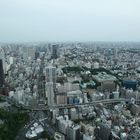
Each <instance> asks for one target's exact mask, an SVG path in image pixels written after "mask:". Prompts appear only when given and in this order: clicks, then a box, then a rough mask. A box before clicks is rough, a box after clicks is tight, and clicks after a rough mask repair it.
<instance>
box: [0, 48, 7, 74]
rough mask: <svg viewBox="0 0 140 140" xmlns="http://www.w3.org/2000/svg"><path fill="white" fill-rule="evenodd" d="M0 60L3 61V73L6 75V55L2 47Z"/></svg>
mask: <svg viewBox="0 0 140 140" xmlns="http://www.w3.org/2000/svg"><path fill="white" fill-rule="evenodd" d="M0 60H2V67H3V71H4V73H6V63H5V53H4V50H3V49H2V48H1V47H0Z"/></svg>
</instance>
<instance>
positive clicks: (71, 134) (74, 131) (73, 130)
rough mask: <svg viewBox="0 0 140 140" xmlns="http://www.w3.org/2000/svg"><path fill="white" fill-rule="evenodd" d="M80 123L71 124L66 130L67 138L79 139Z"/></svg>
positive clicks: (71, 139) (69, 139)
mask: <svg viewBox="0 0 140 140" xmlns="http://www.w3.org/2000/svg"><path fill="white" fill-rule="evenodd" d="M80 129H81V126H80V125H76V126H74V125H73V126H71V127H69V128H68V131H67V140H78V139H80Z"/></svg>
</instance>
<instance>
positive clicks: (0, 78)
mask: <svg viewBox="0 0 140 140" xmlns="http://www.w3.org/2000/svg"><path fill="white" fill-rule="evenodd" d="M3 85H4V71H3V62H2V59H0V87H3Z"/></svg>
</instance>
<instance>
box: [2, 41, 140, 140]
mask: <svg viewBox="0 0 140 140" xmlns="http://www.w3.org/2000/svg"><path fill="white" fill-rule="evenodd" d="M139 115H140V43H138V42H67V43H61V42H58V43H21V44H20V43H18V44H16V43H15V44H14V43H12V44H6V43H3V44H0V140H139V139H140V117H139Z"/></svg>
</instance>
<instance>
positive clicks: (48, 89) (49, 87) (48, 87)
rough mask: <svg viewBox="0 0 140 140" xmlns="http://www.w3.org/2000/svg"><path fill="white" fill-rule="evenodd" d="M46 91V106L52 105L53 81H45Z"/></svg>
mask: <svg viewBox="0 0 140 140" xmlns="http://www.w3.org/2000/svg"><path fill="white" fill-rule="evenodd" d="M46 93H47V97H48V106H49V107H53V105H54V90H53V82H47V83H46Z"/></svg>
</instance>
